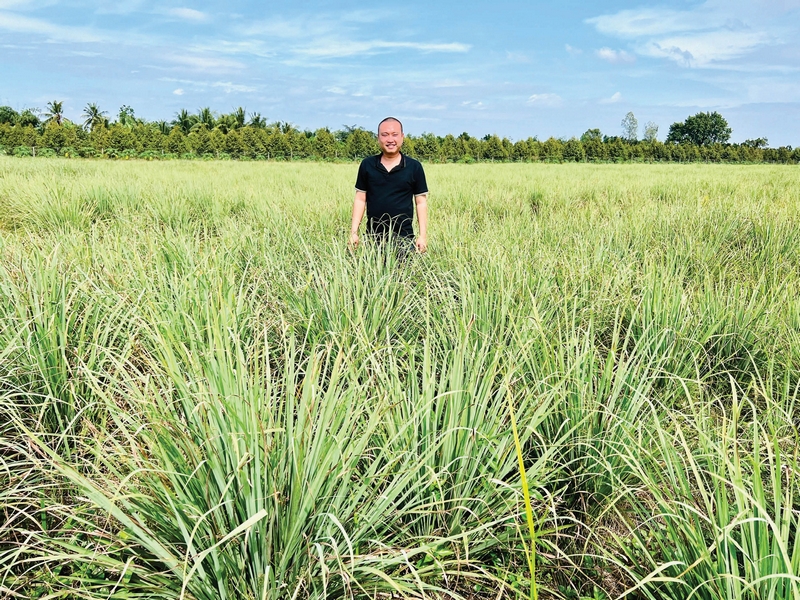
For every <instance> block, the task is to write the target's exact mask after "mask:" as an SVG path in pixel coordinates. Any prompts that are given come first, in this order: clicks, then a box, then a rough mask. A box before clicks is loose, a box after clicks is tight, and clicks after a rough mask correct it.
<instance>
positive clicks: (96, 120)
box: [81, 102, 108, 131]
mask: <svg viewBox="0 0 800 600" xmlns="http://www.w3.org/2000/svg"><path fill="white" fill-rule="evenodd" d="M107 114H108V113H107V112H106V111H104V110H100V107H98V106H97V104H94V103H93V102H92V103H89V104H87V105H86V108H84V109H83V114H82V115H81V116H83V117H85V118H84V120H83V127H84V129H86V130H87V131H92V130H93V129H94V128H95V127H99V126H101V125H105V122H106V119H105V116H104V115H107Z"/></svg>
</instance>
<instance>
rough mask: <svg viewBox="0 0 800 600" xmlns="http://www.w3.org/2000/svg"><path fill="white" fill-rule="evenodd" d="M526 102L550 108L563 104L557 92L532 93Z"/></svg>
mask: <svg viewBox="0 0 800 600" xmlns="http://www.w3.org/2000/svg"><path fill="white" fill-rule="evenodd" d="M528 104H535V105H536V106H546V107H550V108H552V107H556V106H561V105H562V104H563V100H562V99H561V96H559V95H558V94H533V95H532V96H530V97H529V98H528Z"/></svg>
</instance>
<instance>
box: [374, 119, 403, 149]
mask: <svg viewBox="0 0 800 600" xmlns="http://www.w3.org/2000/svg"><path fill="white" fill-rule="evenodd" d="M378 144H379V145H380V147H381V152H382V153H383V155H384V156H389V157H393V156H397V153H398V152H400V147H401V146H402V145H403V124H402V123H401V122H400V121H399V120H398V119H395V118H394V117H386V118H385V119H384V120H383V121H381V122H380V123H378Z"/></svg>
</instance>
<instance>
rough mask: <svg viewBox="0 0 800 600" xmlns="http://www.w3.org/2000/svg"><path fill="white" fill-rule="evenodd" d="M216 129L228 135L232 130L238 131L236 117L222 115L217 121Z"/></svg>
mask: <svg viewBox="0 0 800 600" xmlns="http://www.w3.org/2000/svg"><path fill="white" fill-rule="evenodd" d="M216 128H217V129H219V130H220V131H221V132H222V133H226V134H227V133H228V132H229V131H231V130H232V129H236V115H234V114H230V115H220V116H219V119H217V125H216Z"/></svg>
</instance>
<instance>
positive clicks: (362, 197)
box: [348, 190, 367, 248]
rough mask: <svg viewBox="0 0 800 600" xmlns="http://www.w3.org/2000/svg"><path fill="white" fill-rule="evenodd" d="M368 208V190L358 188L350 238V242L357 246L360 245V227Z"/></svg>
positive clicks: (354, 202)
mask: <svg viewBox="0 0 800 600" xmlns="http://www.w3.org/2000/svg"><path fill="white" fill-rule="evenodd" d="M365 210H367V192H362V191H361V190H356V197H355V200H353V218H352V219H351V221H350V240H349V242H348V243H349V244H350V245H351V246H352V247H353V248H355V247H356V246H358V228H359V226H360V225H361V219H363V218H364V211H365Z"/></svg>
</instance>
